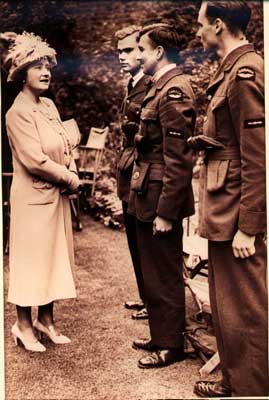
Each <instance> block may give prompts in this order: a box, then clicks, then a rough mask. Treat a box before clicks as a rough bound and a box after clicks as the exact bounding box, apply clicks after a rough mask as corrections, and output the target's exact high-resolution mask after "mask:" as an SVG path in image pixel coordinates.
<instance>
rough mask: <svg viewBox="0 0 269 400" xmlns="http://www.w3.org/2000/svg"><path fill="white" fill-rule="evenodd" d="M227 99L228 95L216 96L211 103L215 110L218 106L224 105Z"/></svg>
mask: <svg viewBox="0 0 269 400" xmlns="http://www.w3.org/2000/svg"><path fill="white" fill-rule="evenodd" d="M225 101H226V96H216V97H214V99H213V100H212V104H211V108H212V111H213V110H215V109H216V108H219V107H222V106H224V103H225Z"/></svg>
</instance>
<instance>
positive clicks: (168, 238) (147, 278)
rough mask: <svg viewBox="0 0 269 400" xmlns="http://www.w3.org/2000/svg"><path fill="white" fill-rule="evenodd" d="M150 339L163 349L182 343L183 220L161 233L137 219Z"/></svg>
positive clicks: (175, 346) (183, 318)
mask: <svg viewBox="0 0 269 400" xmlns="http://www.w3.org/2000/svg"><path fill="white" fill-rule="evenodd" d="M136 227H137V240H138V247H139V254H140V257H141V258H140V259H141V268H142V273H143V277H144V287H145V296H146V304H147V310H148V314H149V329H150V335H151V340H152V342H153V343H154V344H155V345H157V346H159V347H163V348H179V347H181V346H183V343H184V342H183V332H184V330H185V290H184V280H183V270H182V234H183V230H182V221H180V222H177V223H175V224H174V226H173V229H172V230H171V231H170V232H169V233H167V234H163V235H153V223H152V222H142V221H139V220H138V219H136Z"/></svg>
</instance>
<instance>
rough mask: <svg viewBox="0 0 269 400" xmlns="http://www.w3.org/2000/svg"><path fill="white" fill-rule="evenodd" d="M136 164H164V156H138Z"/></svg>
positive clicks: (154, 154) (150, 154) (152, 154)
mask: <svg viewBox="0 0 269 400" xmlns="http://www.w3.org/2000/svg"><path fill="white" fill-rule="evenodd" d="M135 160H136V162H137V163H139V161H141V162H146V163H150V164H151V163H152V164H164V160H163V155H162V154H158V153H149V154H147V153H145V154H141V153H139V154H137V155H136V158H135Z"/></svg>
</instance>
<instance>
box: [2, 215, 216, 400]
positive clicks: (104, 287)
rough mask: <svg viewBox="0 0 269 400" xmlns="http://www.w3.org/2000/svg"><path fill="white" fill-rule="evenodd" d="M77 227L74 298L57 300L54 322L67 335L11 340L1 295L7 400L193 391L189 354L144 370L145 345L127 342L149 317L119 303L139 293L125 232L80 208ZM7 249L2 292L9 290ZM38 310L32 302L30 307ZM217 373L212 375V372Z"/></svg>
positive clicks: (8, 308)
mask: <svg viewBox="0 0 269 400" xmlns="http://www.w3.org/2000/svg"><path fill="white" fill-rule="evenodd" d="M82 222H83V230H82V231H81V232H76V233H75V253H76V263H77V266H76V269H75V271H74V276H75V280H76V286H77V294H78V297H77V299H72V300H64V301H60V302H57V303H56V304H55V317H56V321H57V325H58V326H59V327H60V328H61V330H62V332H63V333H65V334H66V335H67V336H69V337H70V338H71V339H72V342H71V343H70V344H69V345H63V346H56V345H54V344H53V343H52V342H49V341H48V340H44V342H43V343H44V345H45V346H46V348H47V351H46V352H45V353H43V354H38V353H29V352H26V351H25V350H24V349H23V348H22V347H15V345H14V342H13V341H12V337H11V334H10V328H11V326H12V324H13V323H14V321H15V319H16V312H15V307H14V306H13V305H12V304H8V303H7V302H5V303H6V304H5V376H6V378H5V382H6V400H28V399H29V400H30V399H34V400H45V399H51V400H52V399H53V400H54V399H55V400H56V399H57V400H60V399H61V400H67V399H70V400H71V399H72V400H114V399H115V400H116V399H117V400H125V399H126V400H127V399H128V400H150V399H154V400H157V399H190V398H193V397H195V396H194V395H193V385H194V382H195V381H196V380H197V379H199V374H198V370H199V368H200V367H201V366H202V362H201V361H200V360H199V359H186V360H185V361H183V362H181V363H176V364H174V365H171V366H169V367H167V368H164V369H156V370H141V369H139V368H138V367H137V361H138V359H139V357H140V356H142V355H143V352H138V351H135V350H133V349H132V348H131V344H132V340H133V339H134V338H136V337H147V336H148V326H147V322H146V321H133V320H132V319H131V318H130V317H131V314H130V311H128V310H125V309H124V307H123V303H124V302H125V301H126V300H127V299H134V298H136V297H137V293H136V287H135V281H134V275H133V271H132V267H131V262H130V257H129V253H128V249H127V242H126V238H125V234H124V233H123V232H120V231H115V230H111V229H108V228H105V227H104V226H103V225H102V224H100V223H98V222H95V221H93V220H92V219H91V218H90V217H88V216H86V215H84V216H83V221H82ZM7 262H8V260H7V257H6V256H5V259H4V265H5V292H6V290H7V276H8V273H7V272H8V271H7V269H8V268H7ZM35 313H36V310H35V309H34V314H35ZM212 378H214V375H213V376H212Z"/></svg>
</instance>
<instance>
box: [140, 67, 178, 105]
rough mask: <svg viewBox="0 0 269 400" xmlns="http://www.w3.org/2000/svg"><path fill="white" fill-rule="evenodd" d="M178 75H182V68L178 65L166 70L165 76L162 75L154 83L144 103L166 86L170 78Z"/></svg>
mask: <svg viewBox="0 0 269 400" xmlns="http://www.w3.org/2000/svg"><path fill="white" fill-rule="evenodd" d="M177 75H182V70H181V69H180V68H178V67H176V68H173V69H170V71H168V72H166V73H165V74H164V75H163V76H161V78H160V79H159V80H158V81H157V82H155V83H153V86H152V87H151V88H150V90H149V91H148V93H147V94H146V96H145V98H144V101H143V103H144V102H146V101H148V100H149V99H151V98H152V97H155V95H156V92H157V91H158V90H161V89H162V88H163V87H164V85H166V83H167V82H168V81H170V79H172V78H174V77H175V76H177Z"/></svg>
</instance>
